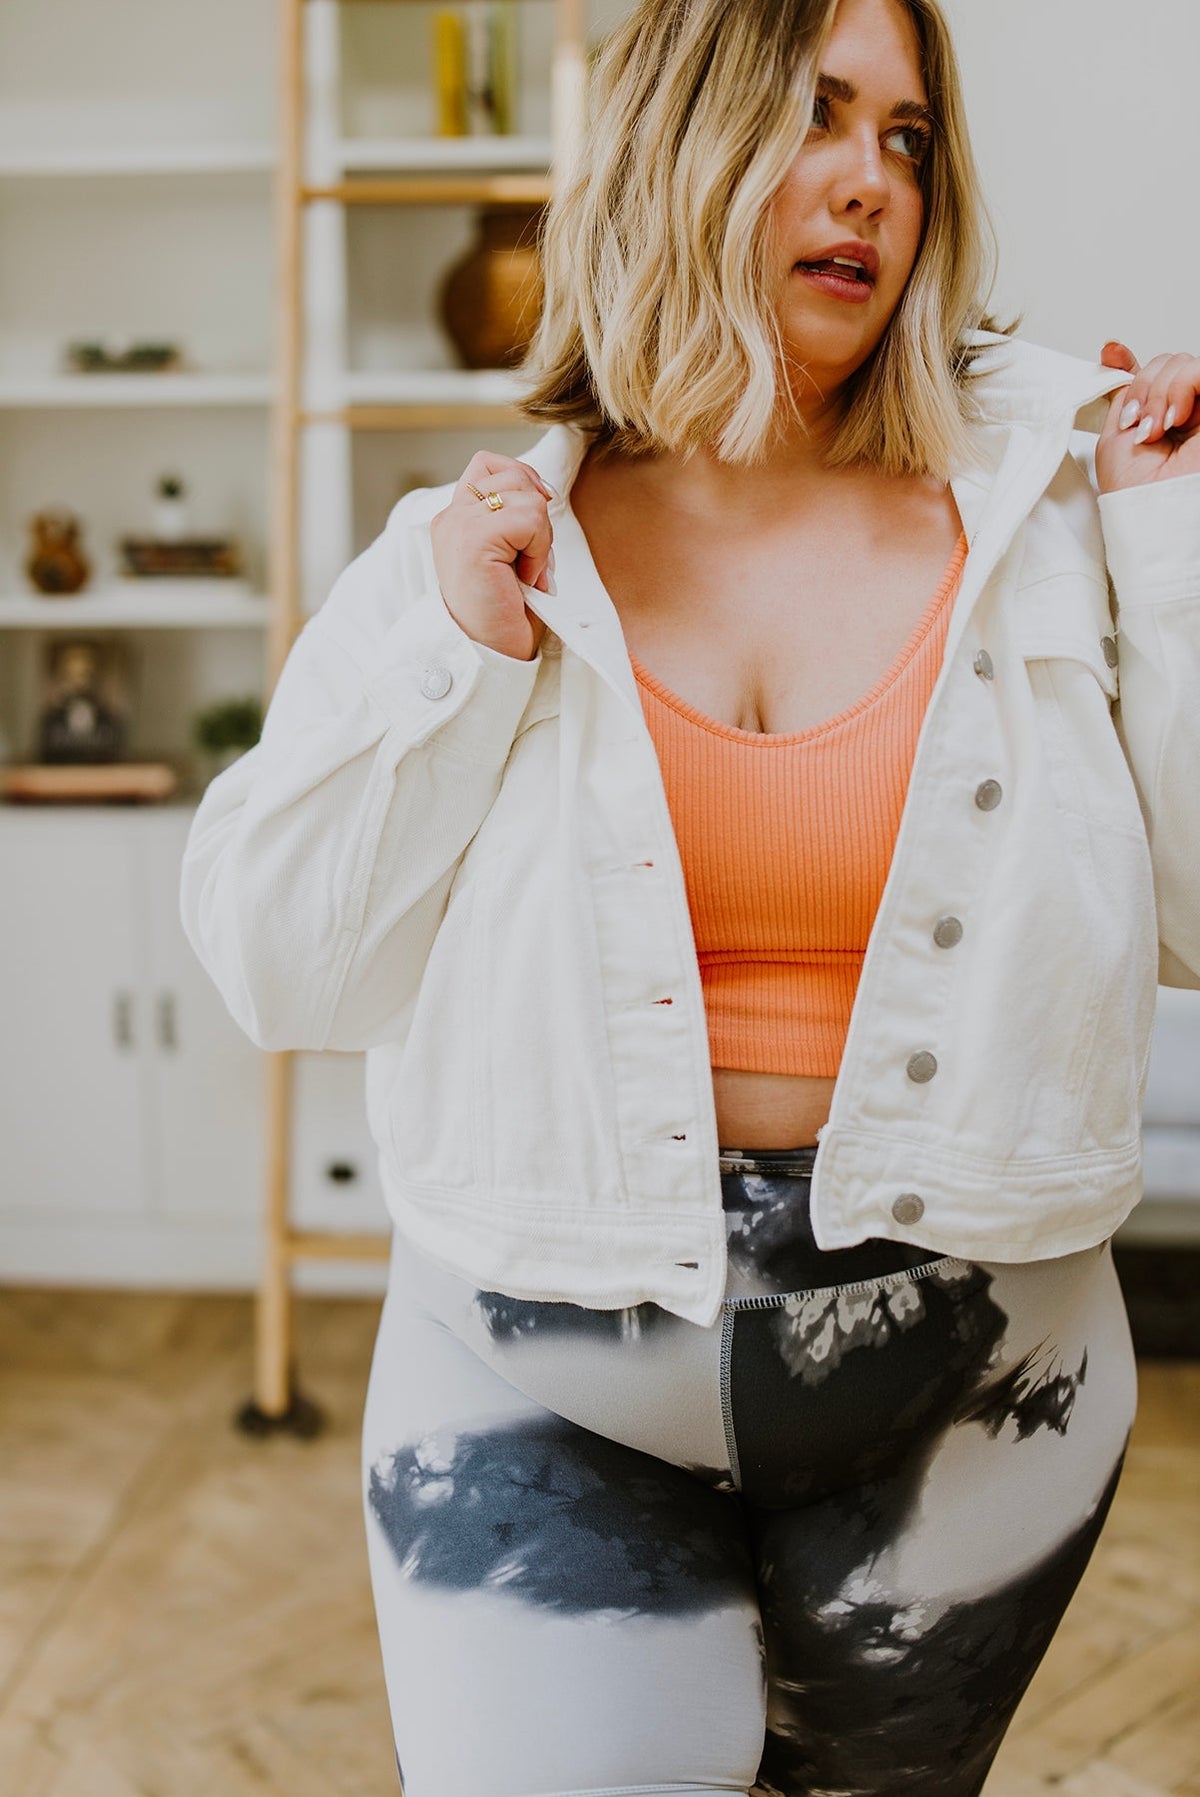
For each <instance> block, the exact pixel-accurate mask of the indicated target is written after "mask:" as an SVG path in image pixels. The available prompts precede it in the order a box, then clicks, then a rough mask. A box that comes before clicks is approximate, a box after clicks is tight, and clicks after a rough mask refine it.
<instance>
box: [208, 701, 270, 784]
mask: <svg viewBox="0 0 1200 1797" xmlns="http://www.w3.org/2000/svg"><path fill="white" fill-rule="evenodd" d="M262 723H263V718H262V703H261V701H260V700H259V699H257V698H255V697H254V696H253V695H250V696H249V697H247V698H245V699H218V700H217V701H216V703H215V704H213V705H206V706H205V707H204V709H203V711H198V712H197V713H196V714H195V716H194V717H193V719H192V741H193V742H194V743H195V745H196V747H197V748H198V749H199V750H200V752H201V754H202V755H203V756H204V757H205V759H206V760H207V762H208V767H209V778H210V779H212V778H215V776H216V775H217V774H219V773H221V772H222V771H223V770H224V769H225V768H227V767H229V766H230V764H231V763H232V762H234V761H236V760H237V758H238V756H239V755H244V754H245V752H246V750H247V749H252V748H253V747H254V745H255V743H256V742H257V741H258V739H259V737H260V736H261V734H262Z"/></svg>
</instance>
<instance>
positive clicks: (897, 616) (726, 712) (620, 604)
mask: <svg viewBox="0 0 1200 1797" xmlns="http://www.w3.org/2000/svg"><path fill="white" fill-rule="evenodd" d="M960 530H961V525H960V521H959V518H958V513H957V510H956V508H955V506H954V504H953V500H952V498H950V496H949V494H947V496H946V503H944V504H943V505H941V506H940V507H938V508H937V509H936V511H934V512H933V513H932V514H931V515H929V516H927V517H926V518H925V519H923V520H922V522H921V527H920V528H919V529H917V530H916V531H915V532H914V531H912V530H909V531H907V532H905V531H904V530H902V529H901V530H897V532H896V533H894V534H893V533H892V532H881V531H879V530H875V531H873V532H871V533H870V534H869V535H866V536H863V537H862V538H860V539H858V540H853V541H846V540H845V539H843V538H841V537H839V536H838V535H837V534H836V533H821V532H818V531H814V530H812V529H808V530H804V531H794V532H785V531H780V532H778V533H774V534H773V535H772V536H771V537H770V538H768V539H766V540H761V539H760V540H743V541H741V542H732V541H727V542H717V541H713V540H711V539H709V540H705V539H703V538H699V539H698V538H696V537H689V536H688V535H687V534H686V533H674V532H666V531H660V532H655V533H645V534H643V533H639V537H638V541H637V542H636V543H635V542H634V541H632V540H631V539H630V538H628V537H625V536H623V535H622V534H621V533H620V532H617V531H610V530H609V529H607V528H605V527H604V526H603V525H601V526H600V528H598V529H597V530H596V531H595V533H594V536H593V537H592V540H591V542H590V547H591V550H592V555H593V559H594V560H595V562H596V566H597V570H598V572H599V574H600V577H601V580H602V581H603V583H604V585H605V588H606V591H607V592H608V594H609V597H610V598H611V600H612V603H613V606H614V608H615V610H616V612H617V615H618V617H619V619H620V623H621V628H622V632H623V635H624V639H625V645H626V648H627V650H628V651H629V653H630V655H631V656H632V657H633V658H634V660H635V661H636V662H638V663H640V664H641V666H642V668H643V669H645V670H646V671H647V672H648V673H650V674H651V675H653V676H654V677H655V678H656V679H657V680H658V681H660V682H661V683H662V684H663V685H664V686H665V687H667V688H668V689H670V691H671V692H673V693H674V694H675V695H677V697H679V698H681V699H683V700H684V701H685V702H686V703H687V704H688V705H690V706H692V707H694V708H695V710H697V711H699V712H701V713H702V714H703V715H704V716H705V717H708V718H711V719H713V720H715V721H716V722H718V723H722V724H726V725H731V726H733V727H734V728H736V729H739V730H745V731H751V732H755V733H763V732H765V733H768V734H773V735H776V734H792V733H795V732H799V731H804V730H808V729H811V728H812V727H813V726H814V725H817V724H820V723H823V722H825V721H826V720H827V719H829V718H831V717H834V716H836V715H838V714H839V713H840V712H842V711H844V710H845V709H847V708H848V707H849V706H851V705H853V704H854V703H855V702H856V701H857V700H858V699H859V698H860V697H861V696H862V695H863V694H865V693H867V692H868V691H869V690H870V689H871V688H872V687H873V686H875V685H876V684H877V683H878V682H879V681H880V680H881V679H883V677H884V676H885V675H886V674H887V673H888V671H889V670H890V669H892V668H893V667H894V666H895V664H896V662H897V658H899V657H900V656H901V655H902V654H903V652H904V650H905V648H906V646H907V645H908V644H909V643H910V641H911V639H912V637H913V635H914V632H916V631H917V630H918V628H919V626H920V624H921V621H922V619H923V617H924V616H925V614H926V612H927V610H928V608H929V607H930V604H931V601H932V600H933V598H934V595H935V594H936V592H937V590H938V587H939V584H940V583H941V582H942V581H943V580H944V579H945V577H946V575H947V570H948V568H949V566H950V563H951V559H952V557H953V556H954V553H955V549H956V545H957V543H958V539H959V535H960ZM647 536H649V537H650V539H651V540H650V542H649V543H647Z"/></svg>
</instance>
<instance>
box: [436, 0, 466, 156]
mask: <svg viewBox="0 0 1200 1797" xmlns="http://www.w3.org/2000/svg"><path fill="white" fill-rule="evenodd" d="M433 47H434V69H435V74H436V78H437V109H438V136H439V137H466V135H467V36H466V29H465V26H464V23H463V19H462V15H461V14H460V13H457V12H451V11H449V10H447V11H443V12H437V13H435V14H434V16H433Z"/></svg>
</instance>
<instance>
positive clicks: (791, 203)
mask: <svg viewBox="0 0 1200 1797" xmlns="http://www.w3.org/2000/svg"><path fill="white" fill-rule="evenodd" d="M928 103H929V102H928V95H927V93H926V90H925V81H924V76H923V74H922V71H921V51H920V42H919V39H918V37H917V32H916V27H915V25H914V24H913V21H912V16H911V14H910V13H909V11H908V9H907V7H905V6H904V5H903V4H901V0H840V3H839V5H838V9H837V14H836V16H835V19H834V26H833V31H832V33H831V34H830V38H829V41H828V43H827V45H826V49H825V53H824V55H823V56H822V58H821V80H820V83H819V85H818V88H817V100H816V104H815V107H814V109H813V118H812V127H811V129H810V131H809V134H808V137H807V139H806V141H805V143H804V145H803V148H802V149H801V150H800V151H799V152H798V154H797V156H796V159H795V161H794V162H793V164H792V167H791V170H790V171H789V173H788V177H787V180H786V182H785V184H784V186H783V188H782V190H781V191H780V193H779V195H778V196H777V198H776V200H775V202H774V206H773V220H774V224H775V228H776V232H777V237H776V243H777V245H778V251H779V255H780V257H781V258H782V259H783V268H782V271H781V272H782V275H783V278H784V282H785V285H784V290H783V298H782V301H781V313H780V325H781V329H782V334H783V340H784V343H785V345H786V347H787V349H788V353H789V358H790V359H792V360H794V361H796V362H799V363H801V364H803V365H804V367H805V368H806V370H807V372H808V374H809V376H810V378H811V379H812V380H813V381H815V383H816V385H817V387H818V389H819V390H820V392H821V393H822V395H823V396H824V397H826V398H828V397H829V396H830V395H831V394H832V393H833V392H835V391H836V389H837V388H838V387H839V386H840V385H841V384H842V383H843V382H844V381H846V380H848V379H849V377H850V376H851V375H852V374H853V373H854V372H855V370H856V369H857V368H859V367H861V366H862V364H863V363H864V362H865V361H866V360H867V358H868V356H869V355H870V354H871V352H872V350H873V349H874V348H875V346H876V344H877V343H878V342H879V340H880V338H881V337H882V336H883V334H884V332H885V330H886V329H887V325H888V321H889V319H890V318H891V316H892V314H893V312H894V311H895V310H896V307H897V306H898V305H899V303H900V298H901V295H902V294H903V292H904V288H905V286H906V284H907V281H908V277H909V275H910V274H911V273H912V269H913V265H914V263H915V262H916V259H917V252H918V249H919V248H920V243H921V231H922V227H923V224H924V200H923V195H922V189H921V172H920V171H921V163H922V159H923V157H924V156H925V155H926V154H927V152H928V147H929V141H930V140H929V136H928V126H929V121H928V120H923V119H922V118H921V116H920V114H919V112H918V110H917V109H918V108H923V107H927V106H928ZM856 243H857V244H859V245H866V246H869V250H870V251H874V252H875V253H876V256H877V265H876V266H875V267H873V268H872V270H871V273H872V275H873V279H872V280H871V281H870V282H868V283H865V284H864V283H863V282H862V281H861V280H860V279H859V278H858V277H857V276H856V273H855V270H854V269H852V268H842V269H840V270H839V271H837V272H833V273H831V272H828V271H827V270H826V271H813V270H806V269H805V268H803V267H802V266H801V264H803V263H812V262H815V261H817V260H818V259H820V258H822V257H823V256H827V255H828V254H829V253H830V252H831V251H832V252H833V253H834V254H845V255H847V256H849V257H853V256H854V255H855V253H856V251H855V249H854V248H853V247H851V248H848V249H846V250H844V251H842V250H839V248H838V246H839V245H843V244H847V245H851V246H853V245H854V244H856ZM868 260H870V257H869V255H868Z"/></svg>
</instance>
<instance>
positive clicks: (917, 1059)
mask: <svg viewBox="0 0 1200 1797" xmlns="http://www.w3.org/2000/svg"><path fill="white" fill-rule="evenodd" d="M936 1072H937V1059H936V1057H935V1056H934V1055H931V1054H930V1053H929V1051H928V1049H925V1048H923V1049H921V1051H920V1053H919V1054H910V1055H909V1057H908V1077H909V1079H912V1080H915V1081H916V1082H917V1084H918V1085H919V1086H923V1085H924V1084H925V1081H926V1080H929V1079H932V1078H933V1076H934V1074H935V1073H936Z"/></svg>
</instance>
